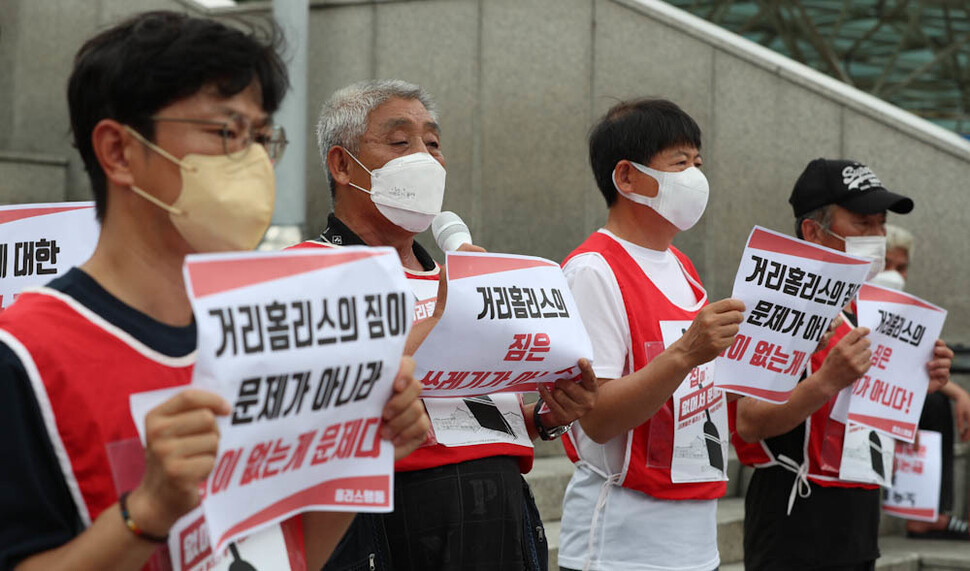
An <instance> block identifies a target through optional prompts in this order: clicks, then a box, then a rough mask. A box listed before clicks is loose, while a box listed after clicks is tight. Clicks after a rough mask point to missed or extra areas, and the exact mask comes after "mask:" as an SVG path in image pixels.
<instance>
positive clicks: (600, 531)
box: [559, 229, 720, 571]
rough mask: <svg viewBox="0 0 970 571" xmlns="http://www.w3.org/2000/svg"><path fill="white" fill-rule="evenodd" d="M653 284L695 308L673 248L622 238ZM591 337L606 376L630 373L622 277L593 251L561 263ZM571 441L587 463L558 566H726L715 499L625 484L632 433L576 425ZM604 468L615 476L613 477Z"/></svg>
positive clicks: (568, 502)
mask: <svg viewBox="0 0 970 571" xmlns="http://www.w3.org/2000/svg"><path fill="white" fill-rule="evenodd" d="M600 232H602V233H603V234H605V235H607V236H609V237H610V238H612V239H614V240H616V241H617V242H618V243H619V244H620V245H621V246H623V248H624V249H625V250H626V251H627V253H629V254H630V256H631V257H632V258H633V259H634V260H635V261H636V262H637V264H639V266H640V267H641V268H642V269H643V271H644V273H646V275H647V276H648V277H649V278H650V280H651V281H653V283H654V285H656V286H657V288H658V289H659V290H660V291H661V292H663V294H664V295H665V296H666V297H667V298H668V299H669V300H670V301H671V302H673V303H674V304H675V305H678V306H680V307H683V308H691V307H692V306H694V305H695V304H696V303H697V298H696V295H695V294H694V290H693V289H692V288H691V286H690V284H689V283H688V281H687V278H686V277H685V276H684V272H683V269H682V268H681V266H680V263H679V262H678V261H677V258H676V257H675V256H674V254H673V252H671V251H670V250H666V251H663V252H658V251H656V250H650V249H648V248H643V247H641V246H637V245H636V244H633V243H631V242H627V241H626V240H622V239H620V238H617V237H616V236H615V235H613V234H612V233H611V232H609V231H607V230H602V229H601V230H600ZM563 273H564V274H565V275H566V281H567V282H568V283H569V286H570V289H571V290H572V293H573V298H574V299H575V300H576V304H577V306H578V307H579V313H580V316H581V317H582V319H583V324H584V325H585V326H586V330H587V331H588V332H589V336H590V340H591V341H592V343H593V362H594V365H593V368H594V370H595V371H596V376H597V377H600V378H607V379H615V378H619V377H622V376H624V375H628V374H630V372H631V371H632V364H633V358H632V355H631V354H630V351H629V347H630V346H631V339H630V325H629V323H628V322H627V318H626V309H625V306H624V305H623V298H622V296H621V295H620V288H619V286H618V285H617V282H616V277H615V276H614V275H613V271H612V270H611V269H610V266H609V264H608V263H607V262H606V260H605V259H604V258H603V257H602V256H601V255H600V254H598V253H594V252H589V253H584V254H580V255H578V256H575V257H573V258H572V259H570V260H569V262H568V263H566V265H565V267H564V268H563ZM572 430H573V434H572V435H573V442H574V443H576V445H577V446H579V447H580V451H581V452H580V454H581V456H582V457H583V458H584V459H585V460H586V461H587V462H589V464H587V463H586V462H580V463H579V464H577V466H576V471H575V472H574V473H573V476H572V479H571V480H570V481H569V486H568V487H567V488H566V494H565V497H564V498H563V515H562V531H561V534H560V539H559V565H560V566H561V567H568V568H572V569H589V570H603V571H607V570H609V571H614V570H615V571H711V570H712V569H715V568H716V567H717V566H718V565H720V557H719V555H718V551H717V501H716V500H680V501H672V500H661V499H657V498H654V497H651V496H649V495H647V494H644V493H642V492H639V491H636V490H630V489H627V488H624V487H622V486H620V485H619V478H618V475H619V474H620V473H621V472H622V471H623V460H624V457H625V452H626V439H627V435H626V434H624V435H621V436H618V437H616V438H614V439H612V440H610V441H609V442H607V443H606V444H603V445H600V444H596V443H595V442H593V440H592V439H590V438H588V437H586V435H585V434H582V427H580V426H579V423H575V424H574V425H573V429H572ZM604 475H613V477H612V478H610V479H607V478H606V477H604Z"/></svg>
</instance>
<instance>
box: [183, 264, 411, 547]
mask: <svg viewBox="0 0 970 571" xmlns="http://www.w3.org/2000/svg"><path fill="white" fill-rule="evenodd" d="M185 276H186V283H187V284H188V286H189V293H190V298H191V301H192V307H193V311H194V312H195V316H196V322H197V324H198V331H199V348H198V362H197V363H196V365H195V370H194V376H193V385H195V386H197V387H199V388H202V389H206V390H210V391H212V392H215V393H217V394H219V395H221V396H223V397H224V398H225V399H226V400H228V401H229V403H230V404H231V406H232V412H231V413H230V414H229V416H228V417H226V418H221V419H220V426H219V429H220V433H221V439H220V445H219V455H218V458H217V460H216V465H215V468H214V469H213V471H212V474H211V475H210V477H209V480H208V481H207V483H206V490H205V492H206V493H205V498H204V500H203V504H202V506H203V510H204V512H205V517H206V526H207V527H208V529H209V531H210V533H211V534H212V545H214V546H216V551H217V552H218V551H221V550H222V548H223V547H224V546H225V545H226V544H227V543H228V542H229V541H232V540H233V539H234V538H237V537H244V536H247V535H249V534H251V533H252V532H254V531H257V530H259V529H261V528H263V527H265V526H267V525H270V524H272V523H275V522H277V521H280V520H282V519H285V518H287V517H289V516H292V515H294V514H297V513H299V512H302V511H307V510H313V509H326V510H331V511H382V512H387V511H390V510H391V508H392V505H391V503H392V496H391V485H392V472H393V447H392V446H390V444H387V443H385V442H384V441H382V440H381V438H380V426H381V411H382V409H383V407H384V404H385V403H386V402H387V400H388V398H389V397H390V394H391V392H392V383H393V380H394V377H395V375H396V374H397V371H398V367H399V366H400V360H401V355H402V353H403V350H404V341H405V339H406V337H407V333H408V331H409V328H410V324H411V316H412V315H413V312H414V301H413V296H412V295H411V294H410V292H409V290H408V286H407V282H406V280H405V278H404V273H403V270H402V268H401V265H400V261H399V259H398V257H397V255H396V254H395V253H394V251H393V250H391V249H389V248H342V249H339V250H324V251H317V250H314V251H306V250H300V251H293V252H277V253H245V254H207V255H200V256H189V257H188V258H187V260H186V265H185Z"/></svg>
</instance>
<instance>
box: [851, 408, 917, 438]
mask: <svg viewBox="0 0 970 571" xmlns="http://www.w3.org/2000/svg"><path fill="white" fill-rule="evenodd" d="M849 420H851V421H852V422H854V423H856V424H862V425H865V426H867V427H869V428H874V429H876V430H878V431H880V432H885V433H886V434H887V435H889V436H892V437H893V438H903V439H905V440H908V441H910V442H912V441H913V439H914V438H915V437H916V423H913V422H899V421H898V420H890V419H887V418H880V417H878V416H869V415H865V414H857V413H850V414H849Z"/></svg>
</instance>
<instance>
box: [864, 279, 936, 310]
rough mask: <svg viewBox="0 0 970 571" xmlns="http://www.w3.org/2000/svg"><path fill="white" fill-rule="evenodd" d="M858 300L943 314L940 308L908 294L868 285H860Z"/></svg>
mask: <svg viewBox="0 0 970 571" xmlns="http://www.w3.org/2000/svg"><path fill="white" fill-rule="evenodd" d="M859 300H860V301H884V302H888V303H899V304H901V305H914V306H916V307H922V308H925V309H931V310H933V311H938V312H940V313H943V310H942V309H941V308H939V307H936V306H935V305H933V304H930V303H926V302H925V301H923V300H922V299H920V298H918V297H914V296H911V295H909V294H908V293H903V292H901V291H898V290H894V289H886V288H884V287H879V286H873V285H869V284H863V285H862V289H860V290H859Z"/></svg>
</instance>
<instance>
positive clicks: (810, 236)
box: [801, 218, 825, 245]
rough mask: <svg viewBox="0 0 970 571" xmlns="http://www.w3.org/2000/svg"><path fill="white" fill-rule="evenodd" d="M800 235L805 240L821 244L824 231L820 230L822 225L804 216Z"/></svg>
mask: <svg viewBox="0 0 970 571" xmlns="http://www.w3.org/2000/svg"><path fill="white" fill-rule="evenodd" d="M801 228H802V237H803V238H804V239H805V241H807V242H812V243H814V244H822V245H824V244H823V242H824V239H825V236H824V234H825V231H824V230H822V225H821V224H819V223H818V222H816V221H815V220H812V219H811V218H806V219H804V220H802V227H801Z"/></svg>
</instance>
